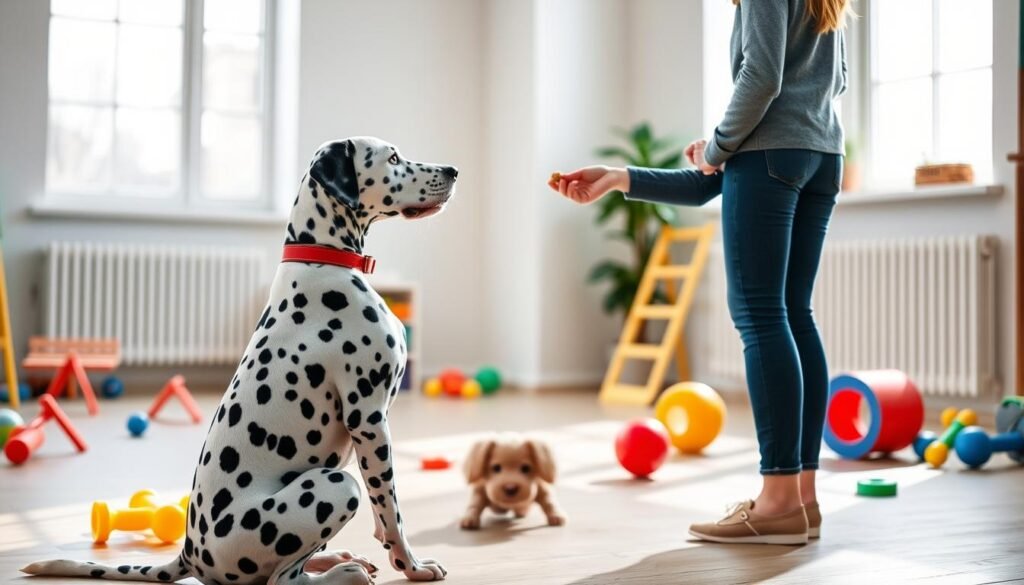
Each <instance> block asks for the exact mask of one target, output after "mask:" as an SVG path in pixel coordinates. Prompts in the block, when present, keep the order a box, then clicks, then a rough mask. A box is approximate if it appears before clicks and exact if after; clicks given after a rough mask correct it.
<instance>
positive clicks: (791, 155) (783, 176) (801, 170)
mask: <svg viewBox="0 0 1024 585" xmlns="http://www.w3.org/2000/svg"><path fill="white" fill-rule="evenodd" d="M814 154H815V153H814V152H813V151H810V150H803V149H798V148H792V149H790V148H787V149H778V150H766V151H764V159H765V164H766V165H767V166H768V176H770V177H771V178H773V179H775V180H777V181H781V182H783V183H785V184H787V185H789V186H790V187H793V188H796V189H800V188H802V187H803V186H804V185H805V184H806V183H807V181H808V179H810V178H811V175H812V174H813V171H814V165H813V159H814Z"/></svg>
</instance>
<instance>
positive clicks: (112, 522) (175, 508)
mask: <svg viewBox="0 0 1024 585" xmlns="http://www.w3.org/2000/svg"><path fill="white" fill-rule="evenodd" d="M154 496H155V494H154V493H153V492H152V491H151V490H141V491H138V492H135V494H133V495H132V497H131V500H130V501H129V503H128V507H127V508H125V509H123V510H114V511H111V510H110V505H109V504H107V502H103V501H96V502H93V503H92V539H93V542H95V543H96V544H103V543H105V542H107V540H108V539H109V538H110V533H111V532H113V531H114V530H123V531H132V532H135V531H141V530H149V529H152V530H153V534H155V535H156V537H157V538H159V539H160V540H162V541H163V542H166V543H168V544H171V543H174V542H177V541H178V540H179V539H180V538H181V537H182V536H184V535H185V511H186V510H187V509H188V496H185V497H183V498H182V499H181V500H180V501H179V502H178V503H176V504H169V505H166V506H157V505H156V504H155V503H154V501H153V498H154Z"/></svg>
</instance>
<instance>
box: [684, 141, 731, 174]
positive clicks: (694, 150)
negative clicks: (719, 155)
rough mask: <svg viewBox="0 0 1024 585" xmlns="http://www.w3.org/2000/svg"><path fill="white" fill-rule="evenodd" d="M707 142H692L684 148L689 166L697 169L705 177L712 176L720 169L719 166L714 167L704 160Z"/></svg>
mask: <svg viewBox="0 0 1024 585" xmlns="http://www.w3.org/2000/svg"><path fill="white" fill-rule="evenodd" d="M707 145H708V142H707V141H706V140H694V141H693V142H691V143H690V145H689V146H687V147H686V151H685V154H686V160H688V161H690V164H692V165H693V166H695V167H697V168H698V169H699V170H700V172H702V173H704V174H705V175H713V174H715V172H716V171H718V170H719V169H721V168H722V167H721V165H719V166H717V167H714V166H711V165H709V164H708V162H707V161H706V160H704V149H705V148H707Z"/></svg>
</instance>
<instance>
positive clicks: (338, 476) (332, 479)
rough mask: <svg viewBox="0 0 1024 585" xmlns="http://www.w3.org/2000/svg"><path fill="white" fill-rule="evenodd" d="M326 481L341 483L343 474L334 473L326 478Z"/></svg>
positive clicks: (343, 477) (343, 479) (343, 478)
mask: <svg viewBox="0 0 1024 585" xmlns="http://www.w3.org/2000/svg"><path fill="white" fill-rule="evenodd" d="M327 481H329V482H331V483H341V482H343V481H345V474H344V473H341V472H340V471H335V472H334V473H331V474H329V475H328V476H327Z"/></svg>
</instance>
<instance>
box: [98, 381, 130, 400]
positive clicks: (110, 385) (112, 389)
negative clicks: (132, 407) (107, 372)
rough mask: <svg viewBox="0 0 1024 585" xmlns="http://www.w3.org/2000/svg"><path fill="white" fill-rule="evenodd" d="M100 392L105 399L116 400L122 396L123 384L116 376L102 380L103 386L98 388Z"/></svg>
mask: <svg viewBox="0 0 1024 585" xmlns="http://www.w3.org/2000/svg"><path fill="white" fill-rule="evenodd" d="M100 392H102V393H103V396H105V397H107V398H117V397H119V396H121V395H122V394H124V382H122V381H121V379H120V378H118V377H116V376H110V377H108V378H107V379H105V380H103V384H102V385H101V386H100Z"/></svg>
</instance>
